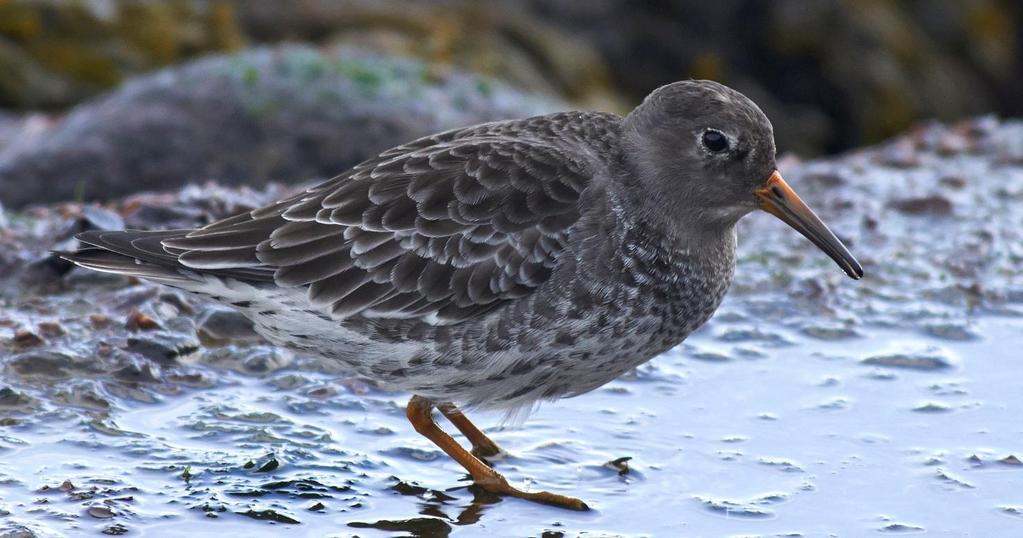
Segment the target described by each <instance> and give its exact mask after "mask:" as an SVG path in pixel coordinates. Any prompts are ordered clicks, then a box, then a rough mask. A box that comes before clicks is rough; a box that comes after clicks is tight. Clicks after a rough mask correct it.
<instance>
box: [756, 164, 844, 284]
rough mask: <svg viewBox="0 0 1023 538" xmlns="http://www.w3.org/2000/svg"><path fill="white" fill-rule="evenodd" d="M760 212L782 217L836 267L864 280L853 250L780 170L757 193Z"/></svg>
mask: <svg viewBox="0 0 1023 538" xmlns="http://www.w3.org/2000/svg"><path fill="white" fill-rule="evenodd" d="M754 194H755V195H756V197H757V200H758V201H759V202H760V208H761V209H763V210H764V211H767V212H768V213H770V214H772V215H774V216H776V217H778V218H779V219H781V220H782V221H783V222H784V223H785V224H788V225H789V226H791V227H793V228H794V229H795V230H796V231H797V232H799V233H801V234H803V237H806V238H807V239H809V240H810V242H812V243H813V244H814V245H817V248H819V249H821V250H823V251H824V253H825V254H827V255H828V256H830V257H831V259H832V260H835V263H837V264H838V266H839V267H841V268H842V270H843V271H845V274H847V275H849V276H850V277H851V278H854V279H856V280H859V279H860V278H863V267H861V266H860V263H859V262H858V261H856V258H855V257H853V255H852V253H850V252H849V249H847V248H845V245H843V244H842V242H841V241H840V240H839V239H838V238H837V237H835V234H833V233H831V230H829V229H828V227H827V226H826V225H825V224H824V222H823V221H821V219H820V218H819V217H818V216H817V214H816V213H814V212H813V210H811V209H810V208H809V207H807V205H806V204H804V203H803V201H802V200H801V199H800V198H799V195H797V194H796V191H794V190H792V187H790V186H789V184H788V183H786V182H785V180H784V179H782V177H781V173H780V172H778V171H777V170H775V171H774V173H773V174H771V177H769V178H768V179H767V182H766V183H764V185H763V186H762V187H760V188H759V189H757V190H756V191H754Z"/></svg>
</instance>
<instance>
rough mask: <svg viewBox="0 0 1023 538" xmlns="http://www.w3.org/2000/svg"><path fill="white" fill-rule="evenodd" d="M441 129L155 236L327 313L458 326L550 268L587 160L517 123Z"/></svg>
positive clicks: (199, 264)
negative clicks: (286, 192)
mask: <svg viewBox="0 0 1023 538" xmlns="http://www.w3.org/2000/svg"><path fill="white" fill-rule="evenodd" d="M529 121H530V120H522V121H520V122H502V123H494V124H484V125H481V126H476V127H474V128H467V129H461V130H456V131H449V132H446V133H440V134H437V135H433V136H430V137H426V138H423V139H419V140H416V141H413V142H410V143H408V144H405V145H403V146H399V147H396V148H394V149H391V150H388V151H386V152H384V153H382V154H381V155H380V156H378V157H377V158H375V159H372V160H370V161H367V162H364V163H362V164H360V165H358V166H356V167H355V168H353V169H352V170H350V171H349V172H348V173H346V174H344V175H341V176H339V177H337V178H334V179H332V180H329V181H326V182H324V183H321V184H320V185H317V186H315V187H312V188H310V189H308V190H307V191H305V192H303V193H301V194H299V195H296V196H293V197H291V198H289V199H286V200H282V201H280V202H278V203H276V204H273V205H270V206H268V207H265V208H261V209H257V210H255V211H252V212H250V213H248V214H245V215H241V216H236V217H232V218H230V219H226V220H224V221H220V222H216V223H213V224H210V225H208V226H206V227H204V228H200V229H198V230H194V231H191V232H188V233H187V234H177V235H175V236H172V237H166V238H163V239H162V246H163V248H164V251H165V252H168V253H169V252H174V253H175V256H176V258H177V261H178V263H180V264H182V265H185V266H187V267H189V268H191V269H193V270H196V271H204V270H209V271H221V272H224V271H231V270H232V269H236V270H245V271H260V272H261V274H265V273H269V274H272V279H273V281H274V283H275V284H277V285H278V286H282V287H304V288H306V294H307V298H308V301H309V303H310V304H311V305H313V306H315V307H317V308H322V309H323V310H324V311H325V312H326V313H327V314H328V315H330V316H331V317H333V318H334V319H344V318H348V317H351V316H356V315H359V314H360V313H363V312H367V311H370V310H371V311H372V312H371V314H372V316H373V317H376V318H380V317H384V318H386V317H393V318H401V319H409V318H415V319H419V320H421V321H427V322H428V323H430V324H434V325H447V324H456V323H459V322H461V321H464V320H466V319H469V318H471V317H474V316H479V315H480V314H481V313H485V312H487V311H492V310H494V309H497V308H499V307H500V306H502V305H504V304H506V303H507V302H509V301H511V300H513V299H516V298H520V297H523V296H525V295H528V294H529V293H530V292H531V291H532V290H535V289H536V288H537V287H538V286H540V285H541V284H542V283H543V282H544V281H546V280H547V279H548V278H549V277H550V275H551V272H552V269H553V268H554V266H555V264H556V263H557V260H558V254H559V253H560V252H561V251H562V250H563V249H564V247H565V244H566V237H567V233H568V230H569V228H570V227H571V225H572V224H573V223H574V222H575V221H576V220H578V218H579V209H578V201H579V199H580V196H581V193H582V191H583V189H584V188H585V187H586V185H587V184H588V181H589V178H590V177H591V175H592V173H593V172H592V170H591V169H590V167H591V165H592V163H589V162H587V161H585V160H584V159H582V158H579V157H578V156H575V157H572V156H571V155H572V154H571V152H566V151H563V148H561V147H559V146H558V144H559V143H563V138H564V137H558V136H553V135H554V134H556V133H546V134H549V135H552V136H543V135H544V134H545V133H543V132H541V131H537V130H536V129H527V128H522V127H523V126H524V125H525V124H528V122H529Z"/></svg>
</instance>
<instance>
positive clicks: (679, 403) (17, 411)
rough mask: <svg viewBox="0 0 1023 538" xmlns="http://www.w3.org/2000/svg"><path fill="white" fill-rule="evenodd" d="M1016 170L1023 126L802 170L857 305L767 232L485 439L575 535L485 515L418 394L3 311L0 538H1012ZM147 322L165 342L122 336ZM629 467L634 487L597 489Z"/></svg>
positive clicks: (484, 418) (146, 291) (746, 240)
mask: <svg viewBox="0 0 1023 538" xmlns="http://www.w3.org/2000/svg"><path fill="white" fill-rule="evenodd" d="M948 148H952V150H949V149H948ZM1020 163H1023V126H1020V125H1018V124H1015V125H1008V126H999V125H997V124H995V123H994V122H991V121H990V120H982V121H979V122H974V123H971V124H968V125H965V126H960V127H958V128H955V129H951V128H941V127H930V128H927V129H923V130H920V131H918V132H916V133H914V134H912V135H910V136H908V137H906V138H904V139H900V140H897V141H894V142H893V143H891V144H889V145H886V146H884V147H881V148H876V149H872V150H870V151H866V152H860V153H855V154H850V155H847V156H845V157H842V158H840V159H837V160H834V161H829V162H824V161H822V162H815V163H793V162H789V163H787V166H786V167H785V168H784V172H785V174H786V176H787V177H788V179H789V180H790V183H792V184H793V185H794V186H795V187H796V189H797V190H799V191H800V192H801V193H802V194H803V196H804V198H805V199H807V201H808V202H810V203H811V205H813V206H814V207H815V208H817V209H818V212H819V213H820V214H821V215H822V217H824V218H825V220H827V221H828V222H829V223H831V224H832V225H833V226H832V227H833V229H834V230H835V231H836V232H837V233H838V234H839V235H840V236H842V237H843V238H847V239H849V240H850V246H851V248H852V250H853V251H854V252H855V253H856V254H857V255H858V256H859V257H860V259H861V261H863V262H864V265H865V267H866V270H867V274H868V277H867V278H866V279H865V280H864V281H862V282H858V283H857V282H853V281H851V280H848V279H846V278H845V277H844V276H843V275H842V274H841V273H840V272H839V271H838V270H837V269H836V268H834V267H833V266H832V265H830V261H829V260H827V259H826V258H825V257H824V256H823V255H822V254H820V253H818V252H815V251H814V250H813V249H812V247H810V246H809V245H808V244H807V243H806V242H805V241H804V240H803V239H802V238H799V237H798V236H796V235H795V234H794V233H792V232H790V231H789V230H787V229H785V228H784V226H783V225H781V224H779V223H776V222H773V221H772V220H771V219H770V217H768V216H766V215H756V216H754V217H752V218H749V219H746V221H744V222H743V223H742V227H741V229H740V242H741V250H742V256H741V261H740V265H739V269H738V272H737V277H736V282H735V285H734V286H733V290H732V293H731V294H730V296H729V297H728V298H727V299H726V301H725V304H724V305H723V306H722V308H721V310H720V311H719V312H718V314H717V315H716V317H715V318H714V319H713V320H712V321H711V322H710V323H709V324H708V325H707V326H706V327H704V328H703V329H702V330H701V331H699V332H698V333H697V334H696V335H694V336H693V337H691V338H690V339H689V340H688V341H687V342H686V343H684V344H683V345H681V346H680V347H678V348H676V349H675V350H672V351H671V352H669V353H667V354H665V355H663V356H661V357H658V358H656V359H654V360H653V361H651V362H650V363H648V364H646V365H644V366H643V367H641V368H640V369H639V370H638V371H637V372H635V374H634V375H630V376H626V377H625V378H623V379H620V380H617V381H615V382H613V383H611V384H609V385H607V386H605V387H602V388H600V389H598V390H596V391H594V392H592V393H590V394H587V395H584V396H581V397H578V398H574V399H569V400H562V401H560V402H557V403H553V404H546V405H543V406H542V407H540V408H539V410H537V411H536V412H535V413H533V414H532V415H531V416H530V417H529V418H528V420H526V421H525V422H524V423H522V424H521V425H518V424H510V425H505V426H498V424H499V423H500V421H501V418H502V417H501V415H500V414H487V413H482V414H473V415H471V416H472V417H473V418H474V420H475V421H476V422H477V423H478V424H480V425H481V426H484V427H485V429H486V430H487V431H488V432H489V433H491V434H492V436H493V437H494V439H495V440H496V441H497V442H498V443H499V444H501V445H502V446H503V447H504V448H505V449H506V450H508V451H509V452H510V453H511V455H512V456H511V457H510V458H509V459H505V460H502V461H499V462H497V464H496V465H497V468H498V469H499V470H500V471H501V472H503V473H505V474H506V476H508V478H509V479H510V480H511V481H512V482H513V483H516V484H519V485H523V484H525V485H526V486H527V487H528V488H532V489H539V488H544V489H549V490H552V491H555V492H558V493H564V494H569V495H575V496H579V497H581V498H583V499H584V500H585V501H586V502H587V503H589V505H590V506H591V507H593V508H594V510H592V511H590V512H587V513H575V512H568V511H564V510H559V509H556V508H550V507H545V506H539V505H534V504H531V503H528V502H524V501H520V500H516V499H499V498H495V497H493V496H490V495H488V494H486V493H484V492H479V491H474V489H473V488H470V487H468V484H469V483H468V482H467V481H465V480H464V478H465V476H464V473H463V472H462V471H461V470H460V468H459V467H458V466H457V464H455V463H454V462H453V461H451V460H449V459H448V458H447V457H446V456H444V455H443V454H442V453H441V452H440V451H439V450H437V449H436V448H434V447H433V446H432V445H431V444H430V443H429V442H428V441H426V440H425V439H423V438H421V437H419V436H418V435H417V434H415V432H414V431H412V429H411V427H410V426H409V425H408V424H407V422H406V420H405V418H404V404H405V402H406V401H407V395H403V394H391V393H385V392H381V391H378V390H376V389H374V388H373V387H372V386H371V385H369V384H367V383H365V382H363V381H361V380H357V379H352V378H350V377H347V376H346V375H345V374H344V373H343V372H338V371H336V370H335V369H334V368H333V367H332V365H330V364H326V363H323V362H321V361H318V360H317V359H314V358H311V357H302V356H295V355H292V354H290V353H288V352H286V351H278V350H273V349H272V348H269V347H267V346H265V345H264V344H261V343H259V342H252V341H248V340H245V339H244V338H239V339H233V340H232V343H229V344H225V343H224V342H220V341H212V340H210V338H209V337H208V336H205V337H203V338H202V339H201V340H198V339H196V338H195V336H194V334H195V329H194V328H193V325H194V324H195V323H197V322H198V323H199V324H200V326H202V325H203V324H202V322H201V321H198V320H201V318H202V317H203V312H204V311H205V308H206V307H204V306H203V305H200V304H197V303H194V301H192V300H191V299H187V298H185V299H183V300H182V298H181V297H179V296H175V295H174V294H164V293H163V292H162V291H154V290H153V288H150V287H148V286H145V285H130V286H127V287H125V282H124V281H121V280H117V279H110V278H106V277H95V276H90V275H85V274H79V273H72V275H71V276H70V278H68V279H67V280H66V283H65V284H64V286H65V287H64V288H62V289H60V290H57V291H49V292H47V293H46V294H43V295H42V297H43V299H36V300H28V297H27V295H26V294H23V293H21V292H8V295H7V296H6V298H5V300H6V301H8V303H9V304H8V308H7V309H6V311H5V317H4V319H0V331H5V332H0V336H2V337H5V338H6V339H7V340H11V339H12V338H13V337H14V335H15V331H17V330H18V329H19V328H31V329H32V330H33V331H34V332H35V333H39V335H40V337H41V340H43V341H44V343H42V344H35V345H26V344H25V342H22V344H16V343H14V342H13V341H12V342H11V343H8V344H4V345H5V346H6V347H5V348H3V349H2V350H0V357H2V371H0V372H2V373H0V376H2V377H0V514H2V519H0V529H3V528H6V529H8V530H11V529H15V528H24V529H26V530H29V531H30V532H32V533H35V534H36V535H39V536H50V535H74V534H79V533H86V534H89V533H99V532H107V533H113V534H116V533H119V532H122V531H126V532H128V533H130V534H131V535H143V536H163V535H180V534H184V533H188V534H190V535H193V536H212V535H224V534H225V533H230V534H235V533H237V534H243V533H244V534H252V533H256V532H266V533H277V532H280V531H282V530H283V528H287V532H288V533H289V534H292V535H297V536H323V535H331V536H445V535H448V534H450V535H456V536H458V535H462V536H477V535H483V534H484V533H487V534H489V535H492V536H544V537H556V536H566V537H567V536H589V537H600V536H680V535H682V536H726V535H727V536H824V535H829V534H831V535H836V536H858V535H867V534H873V533H880V534H889V533H890V534H906V533H921V534H923V533H926V534H929V535H935V536H965V535H973V536H1013V535H1020V534H1023V489H1021V488H1020V487H1019V486H1020V484H1023V461H1021V460H1023V420H1021V419H1020V417H1021V413H1020V411H1021V408H1023V405H1021V404H1023V396H1021V392H1020V390H1019V386H1020V380H1021V379H1023V363H1021V361H1020V360H1019V351H1018V349H1019V346H1020V344H1023V337H1021V336H1020V335H1023V317H1021V315H1020V314H1021V313H1023V309H1021V306H1023V293H1021V290H1023V287H1021V285H1023V278H1021V277H1023V272H1021V271H1020V269H1019V261H1020V258H1019V255H1020V254H1021V251H1020V245H1021V244H1023V243H1021V242H1020V237H1019V235H1020V233H1021V232H1020V230H1023V213H1021V212H1020V211H1019V210H1018V209H1016V208H1015V205H1016V202H1018V200H1019V199H1020V198H1023V168H1021V166H1020ZM942 200H943V202H942ZM14 220H16V219H14ZM15 225H18V223H17V222H15ZM132 308H138V309H139V310H141V311H142V312H143V313H145V314H147V315H149V316H151V317H152V318H153V320H154V322H155V323H156V325H158V327H154V328H149V329H146V328H138V327H133V328H132V329H130V330H127V332H126V329H124V327H123V325H124V321H123V320H124V317H125V316H126V313H127V312H130V311H131V309H132ZM97 311H99V312H104V313H105V314H107V315H109V316H110V319H111V320H113V321H112V322H107V324H104V323H103V322H102V320H100V321H97V320H95V319H92V320H90V319H89V315H90V314H91V313H95V312H97ZM49 320H57V321H58V322H59V323H60V325H61V330H62V331H64V334H57V331H56V330H54V329H53V328H52V327H49V328H47V326H46V325H45V322H46V321H49ZM137 322H138V320H137V319H136V325H137V324H138V323H137ZM129 325H130V323H129ZM142 325H146V323H143V324H142ZM239 332H240V333H242V336H244V331H243V330H242V331H239ZM129 339H133V340H129ZM132 342H134V343H132ZM167 349H172V350H181V351H182V354H181V355H180V356H175V357H170V358H168V357H166V356H162V355H161V353H163V352H164V351H166V350H167ZM154 350H155V351H154ZM57 351H60V352H62V353H63V355H59V356H58V355H53V354H52V352H57ZM44 352H50V353H51V354H49V355H45V354H44V355H40V354H41V353H44ZM175 353H176V352H175ZM26 354H34V355H28V356H27V355H26ZM26 357H28V358H26ZM619 458H631V460H629V461H628V462H627V466H628V471H627V472H621V470H620V469H618V468H615V467H614V466H612V465H607V462H610V461H613V460H617V459H619Z"/></svg>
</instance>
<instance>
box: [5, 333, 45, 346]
mask: <svg viewBox="0 0 1023 538" xmlns="http://www.w3.org/2000/svg"><path fill="white" fill-rule="evenodd" d="M11 341H12V342H13V343H14V345H15V346H16V347H19V348H26V347H36V346H39V345H42V344H44V343H45V340H43V339H42V338H41V337H40V336H39V335H38V334H36V333H34V332H32V331H30V330H28V329H18V330H17V331H15V332H14V338H13V339H12V340H11Z"/></svg>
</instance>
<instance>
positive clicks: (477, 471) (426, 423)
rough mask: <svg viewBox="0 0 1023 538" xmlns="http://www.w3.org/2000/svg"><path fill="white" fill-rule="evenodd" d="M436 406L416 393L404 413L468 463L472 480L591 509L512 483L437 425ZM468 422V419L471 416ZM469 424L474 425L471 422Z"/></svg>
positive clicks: (492, 487) (521, 495)
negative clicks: (435, 417)
mask: <svg viewBox="0 0 1023 538" xmlns="http://www.w3.org/2000/svg"><path fill="white" fill-rule="evenodd" d="M433 407H434V404H433V403H432V402H430V401H429V400H427V399H426V398H422V397H420V396H413V397H412V399H411V400H409V402H408V407H406V408H405V414H406V415H407V416H408V420H409V422H411V423H412V427H414V428H415V429H416V431H417V432H419V433H420V434H422V435H423V437H426V438H427V439H429V440H430V441H432V442H433V444H435V445H437V446H438V447H439V448H440V449H441V450H443V451H444V452H445V453H446V454H447V455H448V456H451V458H452V459H454V460H455V461H457V462H458V464H459V465H461V466H462V467H465V470H466V471H469V475H470V476H472V479H473V481H474V482H475V483H476V484H477V485H479V486H480V487H482V488H483V489H485V490H487V491H489V492H491V493H496V494H498V495H509V496H512V497H519V498H521V499H528V500H530V501H535V502H539V503H544V504H551V505H554V506H560V507H562V508H569V509H572V510H589V507H588V506H586V503H584V502H582V501H580V500H579V499H575V498H573V497H566V496H564V495H558V494H556V493H549V492H546V491H538V492H526V491H522V490H520V489H516V488H514V487H512V486H511V485H510V484H508V481H507V480H506V479H505V478H504V477H503V476H501V475H500V474H499V473H498V472H497V471H495V470H493V469H491V468H490V467H489V466H488V465H487V464H485V463H483V462H482V461H480V459H479V458H477V457H476V456H473V455H472V453H470V452H469V451H468V450H466V449H464V448H462V446H461V445H459V444H458V442H457V441H455V440H454V439H453V438H452V437H451V436H450V435H448V434H447V433H445V432H444V430H442V429H440V427H439V426H437V423H436V422H434V421H433ZM452 407H453V406H452ZM463 418H464V417H463ZM465 422H466V423H469V421H468V420H466V421H465ZM469 424H470V425H471V423H469ZM456 426H457V423H456ZM473 429H474V430H476V431H477V432H479V430H478V429H476V427H475V426H473ZM463 431H464V430H463ZM480 435H482V432H480ZM491 443H492V442H491Z"/></svg>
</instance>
